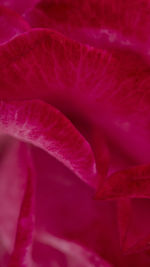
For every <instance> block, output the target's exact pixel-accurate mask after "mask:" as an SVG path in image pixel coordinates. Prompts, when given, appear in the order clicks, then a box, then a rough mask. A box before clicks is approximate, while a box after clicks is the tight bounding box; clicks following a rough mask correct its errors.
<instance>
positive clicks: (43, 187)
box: [32, 147, 150, 267]
mask: <svg viewBox="0 0 150 267" xmlns="http://www.w3.org/2000/svg"><path fill="white" fill-rule="evenodd" d="M32 151H33V159H34V162H35V166H36V172H37V188H36V232H37V234H38V233H41V232H42V233H43V232H44V233H47V234H48V235H50V237H51V236H52V240H51V242H52V241H54V240H55V237H57V238H60V241H61V240H63V241H67V242H68V241H69V242H73V243H74V244H77V245H80V246H81V247H84V248H87V249H88V250H89V251H93V253H96V254H97V255H98V256H99V257H102V258H104V259H105V260H106V261H108V262H110V264H112V265H113V266H116V267H120V266H123V267H124V266H125V267H131V266H137V267H140V266H144V267H145V266H146V267H148V266H149V264H150V257H149V254H148V253H147V252H146V251H145V252H143V251H140V252H139V253H138V254H133V255H125V254H124V252H123V251H122V249H120V242H119V232H118V222H117V216H116V215H117V210H116V206H115V203H114V202H111V201H110V202H109V201H100V200H94V199H93V190H91V189H90V188H89V187H88V186H87V185H86V184H85V183H83V182H82V181H81V180H80V179H77V178H76V177H75V176H74V175H73V174H72V173H71V172H70V171H69V170H68V169H67V168H65V167H64V166H63V165H62V164H61V163H59V162H58V161H56V160H55V159H54V158H51V157H50V156H49V155H48V154H46V153H45V152H44V151H41V150H39V149H38V148H35V147H33V150H32ZM143 204H144V203H143ZM136 207H137V211H138V205H137V206H136ZM147 207H148V206H147ZM137 211H136V214H135V220H139V217H138V216H141V217H142V216H143V215H142V214H144V213H141V212H142V206H141V212H140V213H139V214H138V212H137ZM145 216H146V209H145ZM145 219H146V217H145V218H144V222H145ZM147 219H148V217H147ZM140 223H141V224H142V220H140ZM134 224H135V221H134V222H133V226H134ZM139 225H140V224H139V223H137V226H136V227H139ZM146 225H148V221H147V224H146ZM147 229H148V228H147ZM138 231H139V234H138V237H140V235H142V232H140V227H139V228H138ZM131 233H132V231H131ZM145 233H146V231H145ZM129 236H130V235H129ZM134 237H136V236H135V235H134ZM47 238H48V237H47ZM53 238H54V239H53ZM57 238H56V240H58V239H57ZM50 239H51V238H50ZM48 240H49V238H48ZM48 243H49V241H48ZM52 243H53V242H52ZM56 243H57V242H56ZM61 244H62V243H61V242H60V247H61ZM63 249H64V246H62V248H61V249H60V250H61V251H63ZM39 252H40V253H39ZM49 257H50V258H51V259H52V262H57V263H58V266H61V262H63V263H64V264H66V265H64V266H67V267H68V266H69V264H68V263H67V262H66V256H65V255H63V254H61V253H60V251H59V253H58V246H57V248H56V247H55V248H54V246H53V245H52V244H51V246H50V245H48V244H47V245H46V244H44V243H43V245H42V242H41V241H39V240H37V237H35V241H34V246H33V258H34V261H36V262H37V263H38V262H40V264H42V263H43V266H49V265H50V262H49ZM46 264H47V265H46ZM67 264H68V265H67Z"/></svg>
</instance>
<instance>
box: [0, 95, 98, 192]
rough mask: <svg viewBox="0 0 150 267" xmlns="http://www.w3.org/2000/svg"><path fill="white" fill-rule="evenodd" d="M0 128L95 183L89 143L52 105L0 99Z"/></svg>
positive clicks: (90, 183) (94, 184) (96, 180)
mask: <svg viewBox="0 0 150 267" xmlns="http://www.w3.org/2000/svg"><path fill="white" fill-rule="evenodd" d="M0 129H1V131H2V132H4V133H7V134H10V135H12V136H14V137H17V138H19V139H22V140H24V141H27V142H30V143H32V144H34V145H36V146H38V147H41V148H43V149H44V150H46V151H47V152H48V153H50V154H51V155H53V156H54V157H55V158H57V159H58V160H59V161H61V162H63V163H64V164H65V165H66V166H67V167H68V168H70V169H71V170H73V171H74V172H75V173H76V174H77V175H78V176H79V177H80V178H81V179H82V180H84V181H85V182H86V183H88V184H89V185H91V186H93V187H95V186H96V185H97V182H98V175H97V170H96V164H95V159H94V155H93V152H92V150H91V147H90V145H89V143H88V142H87V141H86V140H85V139H84V138H83V137H82V136H81V134H80V133H79V132H78V131H77V130H76V128H75V127H74V126H73V125H72V124H71V122H70V121H69V120H68V119H67V118H66V117H65V116H64V115H63V114H62V113H61V112H59V111H58V110H57V109H55V108H54V107H52V106H50V105H48V104H46V103H44V102H42V101H38V100H33V101H26V102H11V103H7V102H1V105H0Z"/></svg>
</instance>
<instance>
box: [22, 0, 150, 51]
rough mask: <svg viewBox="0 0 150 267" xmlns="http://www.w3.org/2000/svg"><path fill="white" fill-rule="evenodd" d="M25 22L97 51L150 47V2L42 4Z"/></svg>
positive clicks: (44, 0) (83, 0)
mask: <svg viewBox="0 0 150 267" xmlns="http://www.w3.org/2000/svg"><path fill="white" fill-rule="evenodd" d="M26 18H27V20H28V21H29V22H30V24H31V25H32V26H33V27H46V28H51V29H55V30H57V31H60V32H62V33H63V34H65V35H66V36H69V37H70V38H73V39H74V40H78V41H80V42H83V43H88V44H90V45H93V46H96V47H107V48H113V46H114V47H119V46H123V47H130V48H134V49H138V50H139V49H141V47H140V44H139V43H142V44H143V45H144V46H146V43H147V44H148V43H149V27H150V3H149V1H148V0H138V1H137V0H134V1H132V2H131V1H123V0H119V1H117V0H109V1H103V0H81V1H80V0H76V1H68V0H61V1H57V0H41V1H40V2H39V3H38V4H37V5H36V6H35V7H34V8H33V9H32V10H30V11H29V13H28V14H27V15H26ZM143 52H144V51H143Z"/></svg>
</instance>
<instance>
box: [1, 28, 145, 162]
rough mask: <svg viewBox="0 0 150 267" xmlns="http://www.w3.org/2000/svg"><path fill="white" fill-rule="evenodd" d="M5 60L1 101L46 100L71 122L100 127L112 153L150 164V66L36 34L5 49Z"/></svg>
mask: <svg viewBox="0 0 150 267" xmlns="http://www.w3.org/2000/svg"><path fill="white" fill-rule="evenodd" d="M0 60H1V69H0V82H1V98H2V99H11V100H12V99H15V100H16V99H29V98H30V99H35V98H39V99H43V100H45V101H47V102H49V103H51V104H52V105H54V106H56V107H58V108H59V109H60V110H61V111H63V112H64V113H65V114H67V116H68V114H69V116H70V119H72V117H78V118H79V116H80V117H81V118H83V121H84V120H88V121H90V122H92V123H94V124H98V126H99V127H100V128H101V132H103V134H104V136H107V141H109V143H110V141H111V143H112V144H113V146H114V147H115V149H113V153H116V151H117V153H118V151H119V153H120V155H123V154H124V155H125V157H126V158H127V159H128V161H132V162H134V164H137V163H138V164H139V163H148V162H149V157H150V145H149V120H150V112H149V94H150V90H149V81H150V76H149V72H150V67H149V65H148V64H147V63H146V62H145V61H144V60H143V59H142V58H141V57H140V56H138V55H137V54H136V53H129V52H128V53H127V52H125V51H124V52H121V51H119V52H113V53H109V52H106V51H105V50H96V49H93V48H89V47H87V46H83V45H80V44H77V43H75V42H73V41H71V40H68V39H66V38H64V37H63V36H62V35H60V34H57V33H54V32H51V31H49V30H34V31H31V32H29V33H28V34H25V35H24V36H20V37H18V38H16V39H15V40H13V41H11V42H10V43H9V44H7V45H5V46H2V47H0ZM8 77H9V79H8ZM20 88H21V89H22V90H20ZM12 91H13V95H12ZM66 103H67V104H66ZM79 114H80V115H79ZM116 147H117V149H116ZM113 153H112V154H113ZM121 157H122V156H121ZM112 158H114V157H113V156H112ZM119 158H120V156H119ZM111 160H112V159H111Z"/></svg>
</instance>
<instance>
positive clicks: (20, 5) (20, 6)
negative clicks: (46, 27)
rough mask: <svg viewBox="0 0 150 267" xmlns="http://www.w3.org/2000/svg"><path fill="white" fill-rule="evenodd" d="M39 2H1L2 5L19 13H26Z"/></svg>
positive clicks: (9, 0) (0, 0) (3, 0)
mask: <svg viewBox="0 0 150 267" xmlns="http://www.w3.org/2000/svg"><path fill="white" fill-rule="evenodd" d="M37 2H38V0H26V1H20V0H0V5H3V6H5V7H8V8H11V9H13V10H15V11H17V12H19V13H24V12H25V11H27V10H28V9H30V8H32V7H34V5H35V4H36V3H37Z"/></svg>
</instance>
